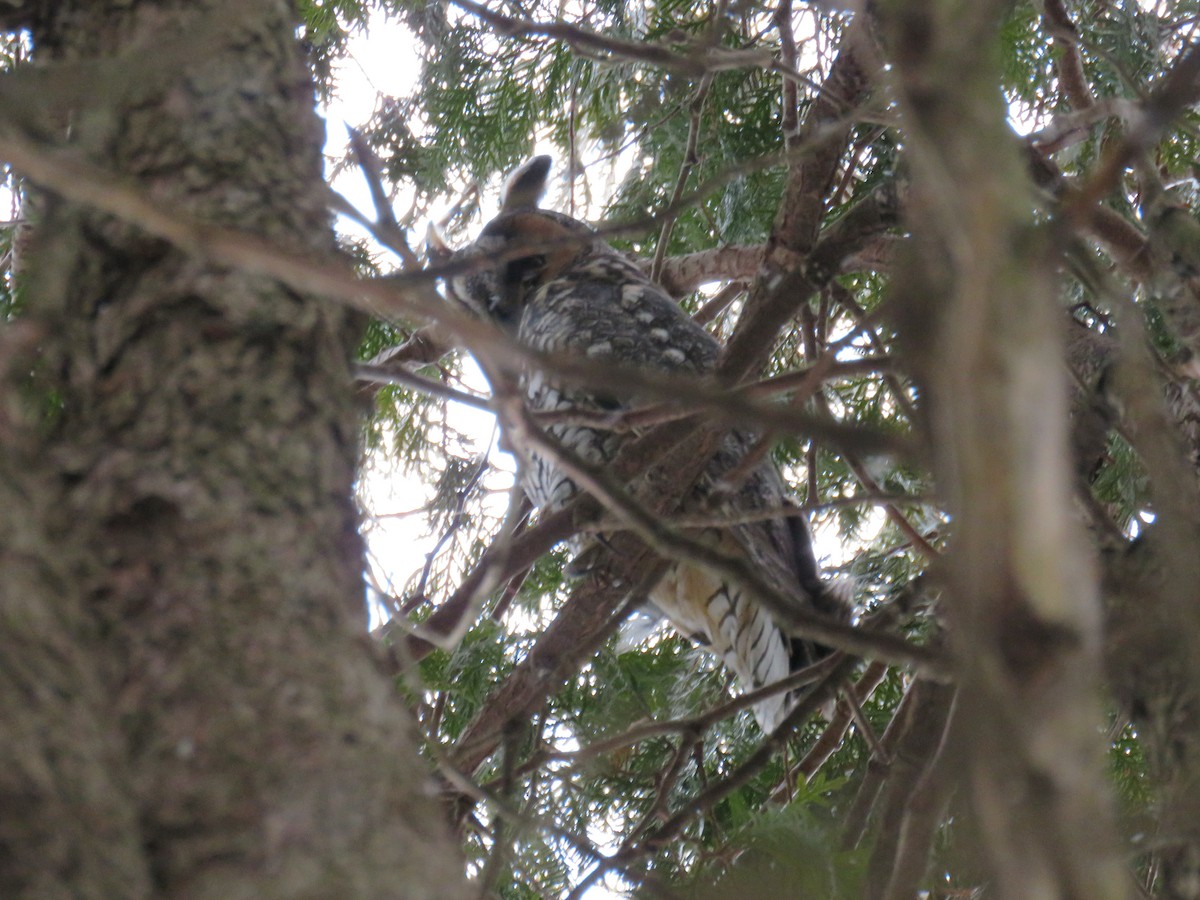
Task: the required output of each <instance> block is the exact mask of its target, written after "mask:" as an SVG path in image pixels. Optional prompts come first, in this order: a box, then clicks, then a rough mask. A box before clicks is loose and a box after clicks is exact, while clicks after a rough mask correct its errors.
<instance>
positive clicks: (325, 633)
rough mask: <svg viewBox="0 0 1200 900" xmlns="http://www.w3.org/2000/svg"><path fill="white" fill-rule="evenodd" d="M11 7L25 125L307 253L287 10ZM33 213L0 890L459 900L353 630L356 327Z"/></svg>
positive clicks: (20, 385)
mask: <svg viewBox="0 0 1200 900" xmlns="http://www.w3.org/2000/svg"><path fill="white" fill-rule="evenodd" d="M33 6H34V11H33V20H32V22H31V24H32V26H33V27H32V32H33V38H34V43H35V54H36V59H37V61H38V62H39V63H40V64H41V66H43V67H45V68H44V69H43V73H49V75H50V76H51V77H50V78H49V79H46V82H45V84H44V85H43V86H42V93H41V95H40V100H41V104H43V105H44V106H46V107H48V106H50V105H51V104H52V105H53V110H52V114H51V116H50V117H49V118H47V119H46V120H44V121H42V122H40V123H39V125H40V126H41V129H40V132H41V133H52V134H58V135H66V136H69V139H68V140H67V142H66V143H67V144H68V145H69V147H70V149H71V150H72V151H73V152H74V153H76V154H77V155H78V156H79V157H81V158H83V159H86V160H87V161H89V162H91V163H93V164H96V165H99V166H101V167H103V168H105V169H107V170H110V171H112V172H113V173H114V178H117V179H121V180H132V181H135V182H136V183H137V184H138V185H139V186H140V187H141V188H142V189H143V190H144V191H145V192H146V194H147V196H149V197H150V198H152V199H153V200H155V201H156V202H157V203H159V204H161V205H162V206H164V207H167V208H170V209H172V210H173V211H175V212H176V213H177V214H178V215H180V216H186V217H191V218H194V219H197V220H201V221H205V222H210V223H214V224H218V225H223V226H229V227H237V228H239V229H244V230H246V231H248V232H252V233H255V234H258V235H261V236H264V237H266V238H267V239H269V240H272V241H274V242H277V243H278V244H280V245H282V246H285V247H287V248H288V249H291V250H296V251H302V252H306V253H308V254H311V255H313V256H316V257H332V256H333V255H334V254H335V252H336V249H335V245H334V241H333V237H332V233H331V230H330V223H329V220H328V215H327V213H326V210H325V205H324V197H323V192H322V183H321V159H320V146H321V136H322V135H321V128H320V123H319V120H318V119H317V118H316V116H315V115H314V112H313V102H314V101H313V92H312V87H311V84H310V81H309V78H308V75H307V72H306V71H305V68H304V66H303V62H302V60H301V58H300V55H299V50H298V47H297V44H296V41H295V37H294V34H295V24H296V23H295V21H294V17H293V10H292V7H291V4H290V3H288V2H286V0H255V2H243V3H222V2H216V0H209V2H186V3H185V2H146V0H141V2H136V0H135V2H130V0H43V2H40V3H35V4H33ZM46 85H48V87H47V86H46ZM37 206H38V226H37V230H36V234H35V237H34V239H33V242H32V248H31V253H30V255H31V259H30V278H29V281H28V283H27V284H26V285H25V288H24V293H23V302H24V304H25V311H24V314H23V316H22V317H21V318H20V319H19V320H17V321H16V322H14V323H12V324H10V325H9V326H7V327H6V328H5V330H4V331H3V332H0V363H2V364H3V370H2V371H0V375H2V376H3V377H4V382H3V394H2V395H0V447H3V449H2V450H0V534H2V535H3V537H2V538H0V541H2V542H3V543H2V544H0V567H2V571H3V572H4V577H3V579H2V580H0V602H2V603H3V609H4V611H5V615H4V616H3V618H2V619H0V716H3V721H4V723H5V726H4V729H3V731H0V809H3V810H4V813H3V815H2V816H0V895H2V896H4V897H23V896H29V897H34V896H36V897H38V898H46V897H60V896H61V897H67V896H72V897H103V898H111V897H129V898H132V897H148V896H156V895H161V896H170V897H211V898H221V900H227V898H236V897H256V898H261V897H288V898H295V897H371V898H375V897H406V898H418V897H435V896H436V897H439V898H444V897H456V896H460V895H461V894H462V892H463V885H464V882H463V878H462V875H461V867H460V862H459V860H458V859H457V858H456V851H454V850H452V849H451V847H452V845H451V842H450V838H449V835H448V833H447V831H446V828H445V826H444V824H443V821H442V816H441V813H440V811H439V809H438V807H437V806H436V804H435V803H434V801H433V800H432V792H431V790H430V786H431V783H432V781H431V778H430V776H429V774H428V773H427V771H426V769H425V767H424V766H422V765H421V764H419V763H418V762H417V759H416V757H415V755H414V752H413V749H412V738H411V734H410V732H409V727H408V724H407V718H406V715H405V713H404V711H403V710H402V708H401V707H400V705H399V704H398V703H397V701H396V699H395V697H394V695H393V691H392V687H391V686H390V685H389V683H388V681H387V680H386V678H384V677H383V676H382V675H381V674H380V669H379V667H378V666H377V665H376V662H375V660H374V659H373V657H372V653H371V650H370V648H369V646H368V642H367V639H366V623H365V621H364V615H365V612H364V602H363V585H362V579H361V571H362V558H361V547H360V542H359V537H358V533H357V527H356V526H357V517H356V512H355V507H354V503H353V499H352V485H353V480H354V476H355V462H356V459H357V456H358V435H359V429H358V415H357V413H356V410H355V408H354V404H353V401H352V395H351V391H350V379H349V374H348V359H349V350H350V348H351V347H352V345H353V342H354V338H355V329H354V328H353V325H352V323H351V322H350V321H349V320H348V319H347V317H346V315H345V314H344V313H342V312H341V311H339V310H337V309H336V308H334V307H332V306H327V305H325V304H322V303H321V302H320V301H318V300H316V299H314V298H311V297H305V296H301V295H298V294H296V293H295V292H293V291H291V290H287V289H285V288H283V287H281V286H280V285H278V284H277V283H273V282H272V281H270V280H267V279H264V278H260V277H250V276H247V275H243V274H241V273H239V272H237V271H230V270H228V269H222V268H218V267H215V266H212V265H208V264H206V263H204V262H203V261H200V260H198V259H196V258H193V257H190V256H189V255H187V254H186V253H184V252H181V251H179V250H177V249H175V248H173V247H171V246H168V245H166V244H164V243H163V242H161V241H159V240H157V239H154V238H151V237H148V236H147V235H146V234H145V233H143V232H140V231H139V230H138V229H137V227H136V226H135V225H133V224H130V223H127V222H120V221H116V220H114V219H112V218H110V217H108V216H102V215H98V214H95V213H93V212H91V211H90V210H88V209H85V208H82V207H80V206H77V205H74V204H72V203H68V202H65V201H62V200H61V199H57V198H55V197H54V196H53V195H52V194H49V193H46V194H42V195H40V196H39V197H38V200H37ZM31 372H33V373H34V374H33V376H32V377H31V376H30V373H31Z"/></svg>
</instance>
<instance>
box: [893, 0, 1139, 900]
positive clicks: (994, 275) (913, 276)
mask: <svg viewBox="0 0 1200 900" xmlns="http://www.w3.org/2000/svg"><path fill="white" fill-rule="evenodd" d="M1004 6H1005V5H1004V4H1002V3H977V2H970V3H966V2H953V0H945V2H938V3H931V4H920V5H917V4H906V3H902V2H892V3H889V4H886V6H885V9H884V13H883V22H884V29H885V33H886V39H887V42H888V44H889V49H890V51H891V52H890V56H891V58H892V60H893V61H894V63H895V67H896V73H895V86H896V91H897V96H898V100H899V105H900V110H901V115H902V116H903V118H904V125H905V132H906V134H907V136H908V140H909V155H908V157H909V162H910V164H911V167H912V195H911V198H910V200H911V204H910V207H909V221H910V225H911V228H912V231H913V235H914V240H913V243H914V247H913V249H912V251H911V255H910V258H909V259H908V260H907V261H906V263H905V264H904V265H903V266H902V267H901V269H900V271H899V272H898V273H897V276H896V282H895V283H894V285H893V302H894V303H895V306H896V315H897V319H898V331H899V332H900V333H901V334H902V335H906V336H907V341H908V344H907V355H908V358H909V362H910V364H911V365H912V368H913V369H914V371H915V372H916V373H917V375H918V377H919V380H920V382H921V383H922V388H923V390H924V391H925V392H926V393H927V396H926V398H925V399H926V402H927V406H926V410H927V427H928V435H929V439H930V443H931V447H932V456H933V463H934V470H935V473H936V475H937V478H938V481H939V484H940V485H941V488H942V490H943V491H944V493H945V495H946V500H947V504H948V507H949V509H950V512H951V515H952V518H953V521H954V532H955V538H954V542H953V551H952V553H951V555H950V557H949V558H948V565H947V569H946V573H945V575H946V587H947V594H948V596H947V598H946V606H947V615H948V617H949V619H950V620H951V626H952V627H951V631H952V634H953V637H954V641H955V653H956V656H957V659H958V665H959V670H960V685H961V688H960V694H959V701H958V707H957V713H956V716H955V722H954V724H953V726H952V728H951V735H950V743H949V745H948V748H947V753H948V756H949V758H950V760H951V761H952V764H953V765H954V766H955V768H957V769H958V771H960V772H961V773H962V780H963V785H962V786H963V788H964V794H965V797H966V798H967V799H968V802H969V804H970V807H971V811H972V813H973V815H974V818H975V820H976V826H977V828H978V829H979V835H980V841H981V843H982V847H983V851H984V856H985V858H986V859H987V862H988V865H989V867H990V870H991V873H992V876H993V878H994V879H995V884H996V887H997V890H998V892H997V895H998V896H1001V897H1011V898H1084V897H1087V898H1101V897H1121V896H1126V895H1127V894H1128V893H1129V890H1130V887H1131V886H1130V884H1129V883H1128V881H1127V880H1126V876H1125V875H1124V874H1123V871H1122V866H1121V865H1120V863H1119V859H1118V856H1117V854H1116V850H1115V848H1116V841H1115V829H1114V827H1113V821H1112V814H1111V811H1110V808H1109V801H1108V799H1107V792H1106V790H1105V788H1104V784H1105V780H1104V772H1103V766H1102V757H1101V744H1102V741H1101V738H1100V735H1101V725H1102V721H1103V720H1102V716H1101V710H1100V707H1099V703H1098V701H1097V698H1098V696H1099V693H1100V689H1099V686H1100V684H1101V665H1100V650H1101V611H1100V602H1099V590H1098V586H1097V575H1096V566H1095V563H1094V561H1093V560H1092V559H1091V557H1090V556H1089V554H1088V553H1087V552H1086V550H1085V541H1084V538H1083V535H1082V533H1081V530H1080V528H1079V525H1078V523H1077V521H1076V517H1075V514H1074V508H1073V501H1072V497H1071V484H1072V481H1071V465H1070V462H1069V460H1070V452H1069V436H1068V432H1067V421H1068V417H1067V401H1066V385H1065V378H1064V374H1063V373H1064V372H1065V365H1064V352H1065V351H1064V347H1063V343H1064V342H1063V337H1062V335H1061V334H1060V323H1059V315H1060V314H1059V313H1058V311H1057V304H1058V297H1057V290H1056V284H1055V280H1054V277H1053V274H1054V264H1053V260H1054V239H1053V232H1052V231H1051V230H1050V229H1048V228H1044V227H1040V226H1038V225H1037V224H1036V223H1035V219H1034V206H1035V204H1034V195H1033V191H1032V190H1031V188H1030V186H1029V184H1028V176H1027V175H1026V173H1025V171H1024V168H1023V166H1022V164H1021V161H1020V157H1019V155H1018V152H1017V144H1016V142H1015V140H1014V139H1013V137H1012V135H1011V132H1010V131H1009V129H1008V128H1007V127H1006V125H1005V111H1004V108H1003V105H1002V104H1003V98H1002V96H1001V94H1000V92H999V91H998V90H997V88H996V85H997V84H999V83H1000V77H999V75H1000V65H999V60H998V58H997V56H996V52H995V48H996V46H997V41H996V30H997V29H998V27H999V24H1000V19H1001V16H1002V14H1003V9H1004Z"/></svg>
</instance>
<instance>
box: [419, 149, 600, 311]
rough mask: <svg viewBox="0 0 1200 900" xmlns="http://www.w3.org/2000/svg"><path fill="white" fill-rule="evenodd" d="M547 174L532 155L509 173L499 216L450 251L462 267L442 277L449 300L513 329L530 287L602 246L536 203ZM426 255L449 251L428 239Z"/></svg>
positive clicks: (581, 227) (544, 162) (545, 159)
mask: <svg viewBox="0 0 1200 900" xmlns="http://www.w3.org/2000/svg"><path fill="white" fill-rule="evenodd" d="M549 174H550V157H549V156H535V157H534V158H533V159H531V160H530V161H529V162H527V163H525V164H524V165H522V166H521V167H520V168H518V169H517V170H516V171H515V172H513V174H512V175H511V176H509V179H508V182H507V183H506V184H505V186H504V193H503V195H502V197H501V204H500V213H499V215H497V216H496V218H494V219H492V221H490V222H488V224H487V225H485V226H484V227H483V230H482V231H480V233H479V237H477V238H476V239H475V241H474V243H472V244H470V245H469V246H467V247H465V248H463V249H462V250H459V251H457V252H456V253H453V259H454V260H455V261H456V262H459V263H461V264H462V266H463V267H464V269H465V271H463V272H462V273H461V274H457V275H453V276H451V277H450V278H447V279H446V288H447V292H448V294H449V295H450V297H451V299H453V300H456V301H458V302H460V303H462V304H463V305H465V306H467V307H468V308H470V309H472V310H474V311H475V312H476V313H478V314H479V315H483V316H487V317H489V318H491V319H494V320H495V321H496V322H498V323H499V324H500V325H501V326H503V327H504V328H507V329H510V330H514V331H515V330H516V328H517V325H518V324H519V323H520V319H521V310H522V309H523V308H524V306H525V301H526V299H527V298H528V296H529V295H530V293H531V292H532V291H534V290H536V289H537V288H538V287H539V286H540V285H542V284H545V283H546V282H547V281H549V280H550V279H552V278H555V277H556V276H558V275H560V274H562V273H563V272H565V271H566V270H567V269H568V268H569V267H570V266H572V265H573V264H574V263H575V262H576V261H578V260H579V259H580V258H581V257H582V256H584V255H587V254H589V253H591V252H594V251H595V250H596V249H597V247H604V246H605V245H604V244H603V242H601V241H600V240H599V238H597V237H596V235H595V231H594V230H593V229H592V228H591V226H589V225H586V224H585V223H583V222H580V221H579V220H577V219H572V218H571V217H570V216H564V215H562V214H561V213H556V212H551V211H549V210H544V209H539V208H538V200H540V199H541V196H542V194H543V193H544V192H545V190H546V179H547V176H548V175H549ZM430 256H431V258H440V259H449V258H450V251H449V249H448V248H446V247H445V245H444V244H442V245H441V246H440V247H438V246H436V245H435V243H434V241H433V239H431V241H430Z"/></svg>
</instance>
